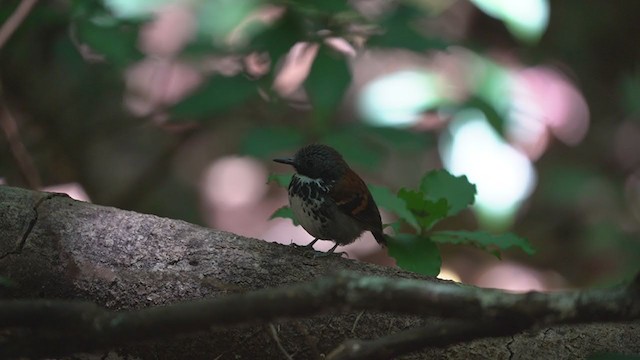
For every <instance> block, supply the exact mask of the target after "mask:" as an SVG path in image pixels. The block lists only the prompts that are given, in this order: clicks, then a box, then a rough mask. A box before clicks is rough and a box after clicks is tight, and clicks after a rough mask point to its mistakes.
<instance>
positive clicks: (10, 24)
mask: <svg viewBox="0 0 640 360" xmlns="http://www.w3.org/2000/svg"><path fill="white" fill-rule="evenodd" d="M37 2H38V0H22V1H21V2H20V4H18V6H17V7H16V9H15V10H14V11H13V14H11V16H10V17H9V18H8V19H7V21H5V22H4V24H2V27H0V49H2V48H3V47H4V44H5V43H6V42H7V41H9V39H10V38H11V35H13V33H14V32H15V31H16V29H18V27H19V26H20V24H22V22H23V21H24V19H26V17H27V16H28V15H29V13H30V12H31V9H33V7H34V6H35V5H36V3H37Z"/></svg>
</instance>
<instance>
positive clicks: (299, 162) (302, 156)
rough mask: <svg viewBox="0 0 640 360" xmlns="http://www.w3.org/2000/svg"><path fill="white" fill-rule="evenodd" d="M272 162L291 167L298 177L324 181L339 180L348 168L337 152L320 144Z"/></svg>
mask: <svg viewBox="0 0 640 360" xmlns="http://www.w3.org/2000/svg"><path fill="white" fill-rule="evenodd" d="M273 161H275V162H278V163H281V164H287V165H291V166H293V167H294V168H295V169H296V172H297V173H298V174H300V175H304V176H306V177H308V178H311V179H322V180H325V181H332V180H333V181H335V180H337V179H339V178H340V176H342V175H343V174H344V173H345V172H346V170H347V169H348V168H349V167H348V165H347V164H346V163H345V161H344V159H343V158H342V155H340V153H339V152H337V151H336V150H335V149H333V148H332V147H329V146H327V145H321V144H312V145H307V146H305V147H303V148H301V149H300V150H298V151H297V152H296V153H295V155H294V156H293V157H291V158H279V159H273Z"/></svg>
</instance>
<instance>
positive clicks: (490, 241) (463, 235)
mask: <svg viewBox="0 0 640 360" xmlns="http://www.w3.org/2000/svg"><path fill="white" fill-rule="evenodd" d="M431 239H432V240H433V241H435V242H437V243H446V244H467V245H473V246H476V247H478V248H480V249H483V250H487V251H491V250H492V248H497V249H500V250H507V249H510V248H512V247H515V248H519V249H521V250H522V251H524V252H525V253H527V254H529V255H533V254H535V252H536V250H535V249H534V248H533V246H531V243H529V241H528V240H527V239H525V238H521V237H519V236H517V235H514V234H511V233H506V234H498V235H493V234H489V233H486V232H483V231H438V232H435V233H433V234H432V235H431ZM494 255H496V254H494ZM496 256H498V257H499V255H496Z"/></svg>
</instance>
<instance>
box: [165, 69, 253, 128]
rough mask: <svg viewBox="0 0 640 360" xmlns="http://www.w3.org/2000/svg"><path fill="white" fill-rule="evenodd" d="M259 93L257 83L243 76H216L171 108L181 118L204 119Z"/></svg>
mask: <svg viewBox="0 0 640 360" xmlns="http://www.w3.org/2000/svg"><path fill="white" fill-rule="evenodd" d="M255 94H257V88H256V84H255V83H253V82H251V81H249V80H248V79H246V78H244V77H242V76H240V75H239V76H234V77H224V76H214V77H212V78H211V79H209V81H208V82H207V83H206V84H205V85H204V86H202V87H201V88H200V89H199V90H197V91H196V92H195V93H193V94H191V95H190V96H188V97H187V98H185V99H184V100H182V101H181V102H179V103H178V104H176V105H175V106H174V107H173V108H172V109H171V114H172V115H173V116H174V117H176V118H179V119H183V118H185V119H202V118H204V117H206V116H209V115H213V114H216V113H220V112H224V111H227V110H230V109H231V108H233V107H235V106H238V105H240V104H242V103H244V102H245V101H247V100H248V99H249V98H250V97H252V96H253V95H255Z"/></svg>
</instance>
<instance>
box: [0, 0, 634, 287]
mask: <svg viewBox="0 0 640 360" xmlns="http://www.w3.org/2000/svg"><path fill="white" fill-rule="evenodd" d="M173 2H174V0H56V1H49V2H39V3H38V5H37V6H36V7H34V9H33V10H32V12H31V13H30V14H29V16H28V17H27V18H26V19H25V20H24V22H23V23H22V24H21V26H20V27H19V28H18V30H17V31H16V33H15V34H14V35H13V37H12V38H11V39H10V40H9V42H8V43H7V44H6V45H5V48H3V49H2V56H1V57H0V84H1V86H2V93H1V95H2V99H1V100H2V103H3V104H5V105H6V106H7V108H9V109H10V110H11V111H12V113H13V114H14V115H15V117H16V118H17V119H18V120H19V123H20V130H21V133H20V135H21V137H22V139H23V141H24V145H25V147H26V148H27V149H28V150H29V152H30V154H31V155H32V156H33V160H34V163H35V165H36V167H37V168H38V169H39V171H40V176H41V177H42V180H43V183H44V184H59V183H63V182H72V181H73V182H79V183H81V185H82V186H83V188H84V189H85V190H86V191H87V192H88V194H89V196H90V198H91V199H92V201H94V202H96V203H101V204H108V205H113V206H119V207H123V208H128V209H133V210H137V211H142V212H150V213H155V214H158V215H163V216H171V217H176V218H182V219H185V220H188V221H191V222H196V223H203V219H202V218H201V215H199V214H198V208H199V204H198V202H199V200H198V196H197V191H198V190H197V185H198V177H199V175H200V174H201V173H202V168H203V167H204V166H205V164H207V163H209V162H210V161H211V160H212V159H213V158H215V157H217V156H220V155H223V154H229V153H238V152H240V153H242V154H246V155H250V156H254V157H257V158H260V159H270V158H271V157H273V156H276V155H279V154H283V153H292V152H293V151H295V149H296V148H298V147H299V146H300V145H301V144H305V143H309V142H324V143H327V144H330V145H331V146H334V147H335V148H336V149H338V150H339V151H340V152H342V153H343V154H344V156H345V158H346V159H347V161H348V162H349V163H350V164H352V165H353V166H354V167H356V168H358V170H361V171H362V172H363V174H364V175H371V174H373V173H375V174H376V179H375V181H374V182H378V183H387V184H392V185H390V186H389V187H371V191H372V193H373V195H374V197H375V198H376V201H378V202H379V205H380V206H381V207H384V208H386V209H387V210H389V211H390V212H391V213H393V214H394V215H395V216H397V217H398V219H399V221H401V223H396V224H393V228H394V229H396V230H397V231H398V234H399V235H398V236H397V238H398V241H397V242H396V246H395V248H393V246H392V249H390V250H391V252H392V255H394V254H395V255H394V256H396V258H397V259H398V262H399V263H401V265H402V266H404V267H406V268H411V269H413V270H415V271H420V272H425V273H435V272H436V270H435V269H437V268H439V266H440V262H441V259H440V257H439V256H440V255H439V253H438V251H437V248H438V245H437V244H441V243H442V242H447V243H465V244H472V245H474V246H478V247H480V248H483V249H486V250H488V251H490V252H495V251H497V250H505V249H508V248H509V247H512V246H517V247H520V248H521V249H523V250H524V251H525V253H530V252H531V251H530V247H529V246H528V245H527V244H526V243H522V242H520V240H518V238H514V237H511V236H510V235H499V236H494V235H492V236H491V237H488V236H486V234H483V233H475V235H473V236H470V235H469V233H467V232H461V231H455V232H454V231H449V232H440V235H438V236H435V234H436V233H438V231H434V228H433V227H434V225H435V226H436V227H438V226H443V225H442V224H444V225H446V227H447V228H455V229H462V228H470V227H473V225H475V224H474V223H473V219H471V217H469V216H464V214H462V216H455V217H451V215H453V214H454V213H457V212H459V211H460V210H462V209H464V208H466V207H467V206H468V205H469V204H471V201H472V200H470V194H471V190H470V188H469V187H468V186H466V185H464V184H463V181H462V179H459V178H449V177H447V175H445V174H444V173H435V175H434V173H432V174H431V176H432V177H433V178H432V179H431V180H429V182H430V184H429V186H423V183H424V181H426V180H424V181H423V183H421V182H420V181H421V179H420V175H422V174H423V173H425V172H426V170H427V169H426V168H425V167H426V165H425V164H427V163H428V164H429V166H431V165H434V163H435V165H437V161H436V160H434V155H433V153H434V152H435V151H437V142H436V141H435V139H436V136H437V132H438V131H439V129H433V130H429V131H425V130H424V129H421V128H412V129H408V128H392V127H374V126H370V125H366V124H364V123H363V122H361V121H360V120H362V119H359V118H358V115H357V114H354V113H352V112H351V111H350V109H349V106H346V104H347V101H352V100H353V99H351V98H350V91H351V89H353V87H354V86H356V85H357V84H354V79H355V78H356V76H355V73H354V71H353V69H352V66H353V60H352V58H351V57H350V55H349V54H348V52H345V51H340V50H339V49H337V48H336V47H334V46H333V45H331V44H332V43H331V40H332V39H333V40H335V39H341V40H344V41H345V42H346V43H347V44H348V45H350V46H351V47H353V48H354V49H355V50H356V51H357V52H367V51H373V52H376V51H380V52H383V51H398V50H400V51H401V52H412V53H413V54H417V55H420V56H423V55H426V54H430V53H432V52H434V51H438V50H442V49H447V50H448V49H464V50H465V51H467V52H469V53H471V54H473V56H475V57H476V59H475V60H474V61H475V62H474V67H477V68H476V69H475V73H474V74H473V75H474V76H473V77H471V78H469V79H465V81H468V82H469V83H470V84H469V89H468V91H469V93H468V96H467V97H465V98H456V99H450V98H446V99H441V100H442V101H439V102H438V103H437V104H436V105H435V106H433V107H432V106H429V107H428V108H425V109H423V110H424V113H427V112H430V111H432V112H434V113H438V114H439V115H443V116H444V117H446V116H447V114H453V113H456V112H459V111H460V110H464V109H467V108H474V109H478V110H480V111H482V112H483V113H484V114H485V116H486V117H487V120H488V121H489V123H490V124H491V125H492V126H493V127H494V128H495V129H497V130H498V131H499V133H500V134H502V135H504V130H505V128H506V113H507V109H508V107H509V106H511V101H512V99H511V98H509V97H507V96H505V95H504V91H503V90H504V87H505V86H506V84H508V82H509V81H510V80H511V78H510V75H509V74H507V72H506V71H505V68H504V67H502V66H499V65H497V63H495V62H494V61H492V60H489V59H492V58H493V59H495V58H497V57H500V56H502V57H503V58H508V60H507V61H508V62H511V63H517V64H518V66H529V65H534V66H535V65H538V64H545V63H546V64H549V63H551V64H558V65H559V66H558V67H559V68H562V69H566V72H567V73H568V74H569V75H570V77H571V79H572V80H574V81H575V83H576V84H577V85H579V87H580V89H581V91H582V92H583V93H584V95H585V97H586V99H587V101H588V103H589V109H590V111H591V119H592V127H591V131H590V133H589V136H588V137H587V138H586V139H585V140H584V142H583V143H582V144H581V145H580V146H579V147H576V148H568V147H564V146H562V145H556V146H552V147H551V148H550V150H549V151H548V152H547V153H545V154H544V156H543V157H541V158H540V160H539V161H538V162H537V163H536V167H537V169H538V170H539V174H540V176H539V179H540V185H539V187H538V189H537V190H536V192H535V193H534V194H533V196H532V198H531V199H530V201H529V202H528V203H527V204H526V206H525V209H524V210H523V212H522V213H523V215H525V216H522V217H521V218H520V220H519V221H518V223H516V229H515V231H516V232H517V233H519V234H523V235H526V237H527V238H530V239H532V242H533V243H534V244H535V245H536V249H538V253H537V256H536V257H535V258H531V259H525V260H524V261H529V262H531V263H533V264H535V265H536V266H538V267H540V268H543V269H545V268H550V269H554V270H556V271H558V272H559V273H561V274H562V275H563V276H565V277H566V278H567V279H568V280H569V282H571V283H572V284H578V285H581V284H586V283H592V282H594V281H599V280H602V278H607V277H616V276H619V275H620V274H626V273H628V272H632V271H635V270H637V265H636V264H637V263H638V259H640V255H639V254H640V251H639V250H638V249H639V248H640V246H638V241H637V238H638V223H639V222H640V219H638V218H637V217H635V218H634V217H633V215H632V214H630V213H629V210H628V209H629V208H630V207H631V205H630V203H629V201H631V200H629V199H627V197H626V196H625V194H624V192H623V190H622V189H623V186H622V185H623V184H624V183H625V181H626V179H627V177H628V176H629V175H630V174H631V173H632V172H633V171H634V169H637V167H638V166H640V165H639V164H637V163H634V164H635V165H634V166H635V167H631V166H629V165H625V166H623V165H621V164H620V162H619V161H618V160H617V158H616V157H617V156H618V155H615V151H614V146H613V143H614V139H615V136H616V134H617V131H618V126H619V125H620V122H621V121H622V119H625V120H626V119H629V120H631V121H632V122H633V123H635V124H638V123H639V122H638V119H640V116H639V115H638V114H639V113H640V110H639V107H638V104H640V101H638V99H639V98H640V97H639V94H640V80H639V78H640V77H639V75H638V74H639V72H638V64H640V47H638V46H637V45H636V42H637V39H635V38H634V37H633V36H629V34H635V33H640V22H638V21H637V14H638V13H640V2H637V1H636V2H634V1H628V2H621V3H615V4H613V3H611V2H608V1H605V0H598V1H593V2H590V3H589V5H588V6H585V4H584V2H583V1H582V0H563V1H555V2H548V1H545V0H527V1H524V0H523V1H511V2H509V1H499V2H497V1H482V0H474V1H472V2H464V1H449V2H442V1H431V0H424V1H415V0H412V1H409V0H400V1H398V2H394V3H385V4H382V5H381V6H382V7H381V9H378V10H379V11H378V12H376V11H373V12H367V11H365V10H363V8H362V7H360V6H361V5H362V4H360V2H359V1H340V0H331V1H318V2H308V1H298V0H293V1H279V0H273V1H266V0H265V1H258V0H243V1H230V0H196V1H191V2H189V4H190V10H192V12H193V14H194V15H195V16H194V22H195V23H194V24H193V25H194V28H195V29H196V30H195V33H194V35H193V36H191V37H190V38H189V40H188V43H186V44H185V45H184V47H183V48H182V49H181V50H180V51H179V52H178V53H177V54H173V55H171V56H170V57H171V58H170V59H166V58H162V56H160V58H161V59H159V60H160V61H167V62H171V63H173V62H175V63H181V64H188V65H189V66H191V67H192V68H193V69H196V70H197V71H198V75H199V76H201V77H202V80H203V81H202V82H201V83H200V86H199V87H198V88H197V89H195V90H194V91H193V92H192V93H191V94H190V95H188V96H186V97H185V98H182V99H178V100H176V101H174V102H171V101H168V102H166V103H161V104H159V105H158V106H157V107H155V108H153V109H151V110H152V111H150V112H149V113H146V114H143V115H141V116H136V115H133V114H132V113H131V112H130V111H128V110H126V109H125V108H124V106H123V101H122V100H123V98H127V99H128V101H129V100H130V98H131V97H136V96H137V97H140V98H147V100H148V98H149V97H152V96H151V95H149V94H145V93H142V94H140V93H137V91H139V89H136V88H133V89H131V85H130V84H128V83H127V81H128V80H127V77H128V74H127V72H128V71H129V70H130V69H131V67H133V66H136V65H138V64H140V62H141V61H149V60H158V59H157V58H156V57H157V56H156V55H154V54H148V53H145V52H144V51H143V50H142V48H141V47H140V42H141V40H140V39H141V32H142V29H143V28H144V27H145V26H146V25H147V24H148V23H149V21H151V20H152V19H153V18H154V16H155V14H156V12H157V10H158V9H161V8H163V7H164V6H168V5H171V4H172V3H173ZM18 3H19V1H18V0H6V1H3V2H1V3H0V22H2V23H4V22H5V21H6V20H7V19H8V17H9V16H10V15H11V14H12V13H13V11H14V10H15V8H16V6H17V5H18ZM443 3H446V4H447V5H446V6H445V7H444V8H443V5H442V4H443ZM472 4H474V5H475V6H476V7H473V6H474V5H472ZM518 4H519V5H518ZM523 4H524V5H523ZM525 5H526V6H535V7H536V8H537V9H543V10H544V8H545V7H549V11H548V13H547V14H546V15H545V13H541V14H542V15H541V16H540V17H538V20H539V21H538V22H537V23H536V24H537V25H536V24H532V23H526V22H523V18H522V15H523V14H525V15H526V12H523V11H520V12H518V10H521V9H529V8H528V7H525ZM518 6H520V7H518ZM456 7H463V8H464V7H467V8H465V9H467V10H470V11H466V10H465V11H461V12H459V13H455V14H453V15H454V16H452V12H454V11H455V10H456ZM265 8H278V9H279V10H281V12H280V13H279V15H278V16H275V17H274V18H273V19H272V20H270V21H267V20H264V19H262V18H260V17H255V16H253V15H255V14H256V12H258V11H259V10H261V9H265ZM465 14H466V15H465ZM469 14H470V15H469ZM545 16H548V21H546V20H547V19H545ZM523 29H524V30H525V33H523V32H522V31H523ZM526 31H529V32H528V33H526ZM531 31H533V32H531ZM301 42H304V43H306V44H307V45H306V46H307V47H306V50H305V51H309V49H313V48H317V49H318V54H317V55H316V56H315V57H314V60H313V62H312V64H311V71H310V74H309V76H307V77H306V78H305V79H304V81H303V83H302V86H301V87H300V89H297V90H296V91H295V92H294V93H293V94H285V95H283V94H281V93H278V92H277V91H275V90H274V86H273V85H274V80H275V79H276V77H277V75H278V72H279V71H280V70H281V68H282V66H283V63H285V62H286V60H287V56H288V54H289V51H290V50H291V48H292V47H293V46H294V44H296V43H301ZM256 53H257V54H260V55H261V56H264V58H265V62H266V64H267V65H266V70H265V71H264V72H261V73H255V72H251V71H249V67H248V66H247V65H246V62H245V59H246V58H247V57H248V56H250V55H255V54H256ZM394 54H395V53H394ZM495 54H501V55H498V56H494V55H495ZM212 59H213V60H220V59H226V60H228V59H232V60H229V61H232V62H233V63H234V65H235V67H232V68H231V69H222V70H221V69H220V68H216V67H212V66H209V65H210V64H211V62H212ZM162 71H164V70H162ZM167 71H168V70H167ZM463 75H465V76H466V74H463ZM123 94H125V95H123ZM132 95H133V96H132ZM152 100H153V99H152ZM442 126H446V124H443V125H442ZM551 141H552V140H551ZM632 145H633V144H631V145H628V144H627V145H625V146H628V148H625V149H627V150H626V152H625V153H624V154H625V155H626V156H628V157H630V158H633V156H634V154H635V153H637V152H638V150H637V148H634V147H632ZM0 146H1V147H2V149H3V151H0V177H2V178H4V179H5V181H6V182H7V183H9V184H12V185H24V184H25V182H24V180H23V179H22V175H21V174H20V171H19V170H17V169H18V168H19V167H18V166H16V160H15V159H14V157H13V156H12V155H11V152H10V151H4V149H8V148H9V146H8V144H7V142H6V140H5V137H4V136H0ZM193 154H200V155H199V156H194V155H193ZM426 158H428V159H429V161H427V160H425V159H426ZM392 162H394V163H396V166H395V167H394V166H391V165H389V164H390V163H392ZM185 169H188V170H185ZM194 169H195V170H194ZM635 171H637V170H635ZM495 176H500V174H499V173H496V174H495ZM277 179H278V180H277V181H278V183H279V184H281V185H284V186H286V184H287V183H288V178H287V177H284V178H280V177H278V178H277ZM425 179H426V178H425ZM414 183H415V184H418V185H417V186H416V187H415V188H414V189H408V188H405V189H401V190H400V191H399V192H397V193H394V192H392V191H391V190H389V188H401V187H402V186H407V184H414ZM451 189H457V190H456V191H458V190H459V191H460V193H455V194H451ZM449 195H451V197H449ZM284 211H286V210H281V211H280V213H279V214H280V215H286V213H283V212H284ZM445 217H447V221H446V222H444V221H442V220H443V219H444V218H445ZM414 244H417V245H416V246H417V248H416V249H415V250H416V251H415V252H412V251H411V250H412V249H411V248H410V246H413V245H414ZM518 244H519V245H518ZM434 249H436V250H434ZM402 254H404V255H402ZM512 255H513V256H514V257H516V258H517V257H518V256H520V255H519V254H518V253H517V252H515V253H513V254H512ZM411 256H414V258H411ZM415 258H419V259H421V260H419V261H416V260H415Z"/></svg>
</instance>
